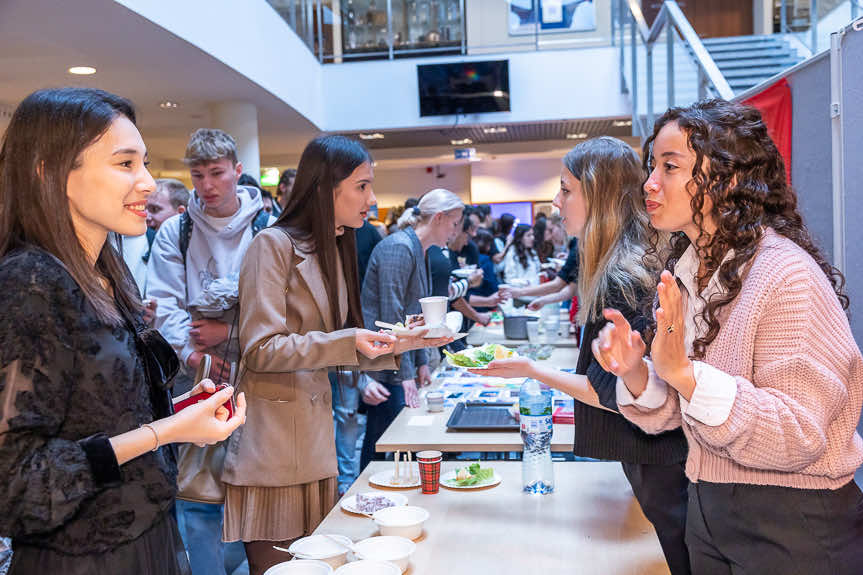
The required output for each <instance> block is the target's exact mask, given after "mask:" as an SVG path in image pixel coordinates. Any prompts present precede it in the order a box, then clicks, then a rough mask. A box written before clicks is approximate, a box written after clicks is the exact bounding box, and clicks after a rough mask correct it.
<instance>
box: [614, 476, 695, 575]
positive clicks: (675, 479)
mask: <svg viewBox="0 0 863 575" xmlns="http://www.w3.org/2000/svg"><path fill="white" fill-rule="evenodd" d="M621 465H622V466H623V472H624V473H625V474H626V478H627V479H628V480H629V484H630V485H631V486H632V491H633V492H634V493H635V498H636V499H637V500H638V503H639V504H640V505H641V510H642V511H643V512H644V515H645V516H646V517H647V519H648V521H650V522H651V523H652V524H653V527H654V529H656V536H657V537H658V538H659V544H660V545H661V546H662V553H663V554H664V555H665V561H666V562H667V563H668V568H669V570H671V575H689V574H690V573H692V572H693V571H690V568H689V551H688V549H687V547H686V541H685V536H686V505H687V487H688V486H689V479H687V478H686V473H685V471H684V466H683V463H675V464H672V465H653V464H646V463H638V464H637V463H621ZM694 573H698V572H697V571H694Z"/></svg>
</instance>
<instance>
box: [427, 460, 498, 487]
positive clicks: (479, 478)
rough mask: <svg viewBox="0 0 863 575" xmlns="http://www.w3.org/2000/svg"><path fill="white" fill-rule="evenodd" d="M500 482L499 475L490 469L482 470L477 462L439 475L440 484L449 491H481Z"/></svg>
mask: <svg viewBox="0 0 863 575" xmlns="http://www.w3.org/2000/svg"><path fill="white" fill-rule="evenodd" d="M500 482H501V477H500V475H498V474H497V471H495V470H494V469H492V468H491V467H486V468H483V467H482V466H481V465H480V463H479V462H476V463H471V464H470V465H467V466H464V467H458V468H456V469H452V470H450V471H448V472H446V473H444V474H442V475H441V478H440V484H441V485H443V486H444V487H449V488H450V489H481V488H483V487H493V486H495V485H497V484H499V483H500Z"/></svg>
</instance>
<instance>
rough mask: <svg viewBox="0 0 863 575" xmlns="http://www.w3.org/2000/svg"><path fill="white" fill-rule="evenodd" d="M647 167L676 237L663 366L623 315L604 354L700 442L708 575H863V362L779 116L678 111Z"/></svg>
mask: <svg viewBox="0 0 863 575" xmlns="http://www.w3.org/2000/svg"><path fill="white" fill-rule="evenodd" d="M644 160H645V162H646V166H647V167H648V169H649V171H650V177H649V178H648V179H647V181H646V182H645V184H644V194H645V197H644V201H645V205H646V207H647V211H648V213H649V214H650V223H651V225H652V226H653V228H654V229H655V230H656V231H657V233H671V235H672V239H671V246H670V252H669V253H668V255H667V257H666V259H665V271H663V272H662V280H661V283H660V284H659V285H658V287H657V291H658V296H659V302H658V303H659V307H658V308H657V309H656V324H657V325H656V336H655V338H654V339H653V342H652V347H651V350H650V359H644V358H643V356H644V353H645V347H644V344H643V342H642V341H641V338H640V337H639V336H638V334H637V333H636V332H635V331H633V329H632V327H633V326H631V325H630V323H629V322H628V321H627V320H626V319H625V318H624V317H623V316H622V315H621V314H620V313H619V312H618V311H615V310H606V312H605V316H606V317H607V318H608V319H610V320H612V321H613V324H609V325H608V326H607V327H606V328H604V329H603V331H602V332H601V333H600V336H599V337H598V338H597V339H596V340H595V341H594V342H593V349H594V355H596V357H597V359H598V360H599V361H600V363H601V364H602V365H603V366H604V368H605V369H607V370H609V371H611V372H613V373H615V374H617V375H618V376H619V380H618V385H617V402H618V405H619V406H621V412H622V413H623V414H624V415H625V416H626V417H627V418H628V419H630V420H632V421H633V422H635V423H636V424H637V425H639V426H640V427H641V428H643V429H644V430H645V431H647V432H649V433H658V432H662V431H666V430H670V429H677V428H680V427H682V428H683V431H684V433H685V434H686V438H687V440H688V443H689V456H688V459H687V462H686V473H687V475H688V476H689V479H690V481H691V482H692V483H691V485H690V487H689V511H688V513H689V514H688V518H687V522H686V529H687V534H686V540H687V543H688V545H689V552H690V557H691V562H692V569H693V572H695V573H699V574H702V573H703V574H706V575H713V574H723V575H725V574H732V573H806V574H807V575H836V574H849V575H850V574H852V573H854V574H856V573H859V572H860V566H861V565H863V496H861V492H860V489H859V488H858V487H857V485H856V484H855V483H854V472H855V470H856V469H857V468H858V467H859V466H860V464H861V462H863V441H861V438H860V435H859V434H858V433H857V431H856V430H855V428H856V426H857V422H858V419H859V417H860V409H861V405H863V358H861V355H860V350H859V349H858V347H857V344H856V343H855V341H854V337H853V336H852V334H851V329H850V326H849V324H848V319H847V317H846V315H845V313H844V311H843V310H844V309H846V308H847V306H848V298H847V296H846V295H845V294H844V292H843V290H842V285H843V283H844V280H843V278H842V276H841V274H840V273H839V272H838V271H837V270H836V269H834V268H833V267H832V266H831V265H830V264H829V263H828V262H827V259H826V258H825V257H824V255H823V253H822V252H821V250H819V249H818V247H817V246H816V245H815V243H814V242H813V240H812V238H811V236H810V234H809V232H808V230H807V229H806V226H805V224H804V223H803V218H802V217H801V214H800V211H799V210H798V208H797V196H796V194H795V193H794V191H793V190H792V189H791V187H790V186H789V185H788V182H787V181H786V178H785V165H784V163H783V161H782V157H781V156H780V155H779V152H778V151H777V149H776V146H775V145H774V143H773V141H772V140H771V138H770V136H769V135H768V132H767V127H766V126H765V124H764V122H763V121H762V119H761V114H760V113H759V112H758V111H757V110H755V109H754V108H750V107H747V106H743V105H740V104H734V103H730V102H725V101H722V100H707V101H703V102H698V103H696V104H693V105H692V106H690V107H688V108H671V109H670V110H668V111H667V112H666V113H665V114H664V115H663V116H662V117H660V118H659V120H658V121H657V122H656V126H655V127H654V130H653V134H652V135H651V137H650V138H649V139H648V140H647V142H646V143H645V147H644ZM657 253H662V252H657Z"/></svg>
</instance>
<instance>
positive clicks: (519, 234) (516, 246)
mask: <svg viewBox="0 0 863 575" xmlns="http://www.w3.org/2000/svg"><path fill="white" fill-rule="evenodd" d="M532 230H533V228H532V227H531V226H529V225H527V224H518V226H516V228H515V233H514V234H513V235H512V243H511V244H510V245H509V249H511V250H515V258H516V259H517V260H518V263H520V264H521V267H523V268H524V269H527V259H528V258H529V257H539V256H537V255H536V249H534V248H526V247H524V244H523V243H521V240H522V239H523V238H524V236H525V234H527V232H529V231H532ZM533 245H536V238H534V244H533Z"/></svg>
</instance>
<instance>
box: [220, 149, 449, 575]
mask: <svg viewBox="0 0 863 575" xmlns="http://www.w3.org/2000/svg"><path fill="white" fill-rule="evenodd" d="M373 177H374V176H373V171H372V161H371V157H370V156H369V153H368V152H367V151H366V149H365V148H364V147H363V146H362V144H360V143H358V142H356V141H354V140H350V139H348V138H345V137H342V136H322V137H319V138H316V139H314V140H312V141H311V142H309V144H308V145H307V146H306V149H305V150H304V151H303V154H302V156H301V158H300V163H299V166H298V167H297V177H296V181H295V182H294V187H293V188H292V190H291V195H290V197H289V198H288V202H287V204H286V205H285V210H284V211H283V212H282V214H281V216H279V219H278V220H277V221H276V223H275V224H273V225H272V226H271V227H269V228H267V229H265V230H263V231H261V232H260V233H259V234H258V235H257V237H256V238H255V239H254V240H253V241H252V244H251V246H250V247H249V250H248V252H246V257H245V259H244V260H243V267H242V270H241V272H240V346H241V348H242V351H243V359H242V362H243V365H242V371H241V376H240V383H239V386H240V387H241V388H242V389H243V390H244V391H245V393H246V395H247V396H248V398H249V413H250V415H251V417H250V421H254V425H250V426H249V427H247V428H245V429H244V431H245V433H243V434H237V436H236V437H233V438H232V439H231V441H230V442H229V444H228V453H227V456H226V458H225V468H224V472H223V475H222V480H223V481H224V482H225V484H226V496H225V522H224V539H225V540H226V541H237V540H240V541H243V542H244V543H245V546H246V555H247V557H248V559H249V568H250V572H251V573H252V574H253V575H260V574H261V573H263V572H264V571H266V570H267V569H268V568H269V567H271V566H272V565H274V564H276V563H278V562H280V561H284V560H286V558H287V557H286V555H285V554H284V553H283V552H280V551H277V550H275V549H273V545H274V544H276V545H280V546H286V545H289V544H290V542H291V540H293V539H296V538H297V537H301V536H303V535H308V534H309V533H311V531H313V530H314V529H315V527H317V525H318V523H320V522H321V520H322V519H323V518H324V516H325V515H326V514H327V513H328V512H329V511H330V509H331V508H332V506H333V505H334V504H335V501H336V489H337V477H338V469H337V459H336V450H335V441H334V437H333V415H332V403H331V391H330V381H329V378H328V376H327V372H328V370H329V368H331V367H344V368H350V367H352V368H359V369H362V370H370V369H396V368H397V364H396V360H395V356H396V355H398V354H400V353H402V352H404V351H409V350H413V349H415V348H419V347H427V346H430V345H436V344H439V343H440V342H439V341H438V340H432V339H427V340H423V339H422V338H421V337H411V338H398V339H396V338H395V337H393V336H390V335H386V334H383V333H377V332H373V331H369V330H366V329H362V328H361V326H362V325H363V316H362V312H361V310H360V303H359V302H360V297H359V294H360V286H359V279H358V273H357V251H356V242H355V238H354V230H355V229H356V228H359V227H361V226H362V225H363V221H364V219H365V217H366V215H367V214H368V211H369V209H370V208H371V207H372V206H373V205H374V204H375V203H376V199H375V195H374V192H373V191H372V180H373Z"/></svg>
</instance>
